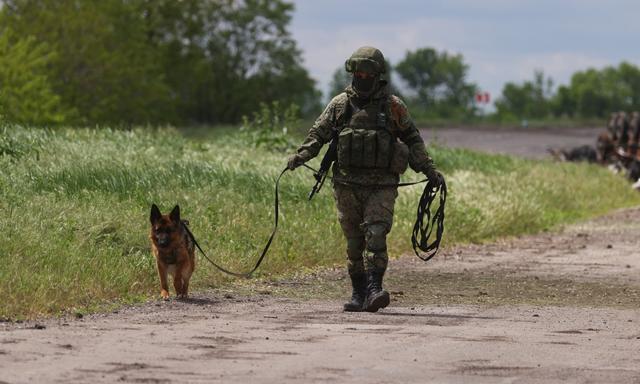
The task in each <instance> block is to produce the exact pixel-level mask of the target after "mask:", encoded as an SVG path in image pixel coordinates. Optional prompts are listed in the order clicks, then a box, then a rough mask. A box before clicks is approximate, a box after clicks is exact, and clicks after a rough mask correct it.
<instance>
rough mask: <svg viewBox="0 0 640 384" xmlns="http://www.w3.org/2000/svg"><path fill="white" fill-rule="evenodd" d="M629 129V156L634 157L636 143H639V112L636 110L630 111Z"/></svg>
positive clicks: (636, 150) (636, 151) (635, 154)
mask: <svg viewBox="0 0 640 384" xmlns="http://www.w3.org/2000/svg"><path fill="white" fill-rule="evenodd" d="M629 130H630V134H629V136H630V139H629V153H630V154H631V156H633V157H636V156H637V154H638V145H639V143H640V113H639V112H638V111H633V113H631V121H630V122H629Z"/></svg>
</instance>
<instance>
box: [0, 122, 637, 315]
mask: <svg viewBox="0 0 640 384" xmlns="http://www.w3.org/2000/svg"><path fill="white" fill-rule="evenodd" d="M430 152H431V154H432V155H433V157H434V158H435V159H436V162H437V165H438V167H439V168H440V169H441V170H442V171H443V172H444V174H445V175H446V178H447V182H448V185H449V190H450V199H449V201H448V207H447V219H446V234H445V238H444V245H445V246H446V247H451V246H453V245H455V244H461V243H478V242H483V241H487V240H491V239H495V238H497V237H503V236H512V235H519V234H524V233H534V232H538V231H541V230H547V229H550V228H552V227H554V226H557V225H559V224H562V223H567V222H572V221H575V220H577V219H581V218H587V217H592V216H594V215H597V214H601V213H604V212H607V211H609V210H611V209H614V208H620V207H625V206H631V205H634V204H638V202H640V198H639V197H638V196H637V194H635V193H633V192H632V191H631V190H630V189H629V188H628V185H627V184H626V182H625V181H624V180H622V179H621V178H620V177H616V176H614V175H611V174H609V173H608V172H606V171H605V170H603V169H600V168H598V167H594V166H586V165H573V164H562V165H558V164H553V163H550V162H546V161H528V160H521V159H516V158H512V157H507V156H500V155H487V154H480V153H476V152H472V151H466V150H456V149H446V148H443V147H432V148H430ZM0 153H2V157H1V158H0V161H1V162H2V164H1V168H2V169H3V172H2V177H1V178H0V186H1V191H2V192H1V193H2V199H1V200H0V212H2V215H0V230H1V231H2V233H3V234H4V236H3V237H4V239H3V241H2V243H1V245H0V247H1V249H0V255H1V256H0V257H2V258H3V260H2V264H1V267H0V294H2V296H3V297H4V298H5V300H3V304H2V307H1V308H0V316H1V317H4V318H11V319H16V318H25V317H33V316H38V315H43V314H48V315H51V314H59V313H64V312H80V313H85V312H87V311H93V310H96V309H99V308H109V307H111V306H114V305H115V306H117V305H119V304H121V303H129V302H137V301H144V300H147V299H149V298H152V297H155V296H156V294H157V292H156V291H157V290H158V287H157V285H158V284H157V277H156V274H155V270H154V261H153V258H152V256H151V254H150V252H149V241H148V238H147V233H148V215H149V207H150V205H151V203H153V202H155V203H156V204H158V205H159V206H160V207H161V209H163V210H165V211H167V210H169V209H171V208H172V207H173V205H175V204H180V206H181V208H182V212H183V216H184V217H186V218H187V219H189V220H190V221H191V229H192V231H193V232H194V234H195V235H196V237H197V238H198V240H199V241H200V243H201V244H202V245H203V247H204V248H205V249H206V250H208V252H209V254H210V255H211V256H212V257H213V258H215V259H216V260H217V261H219V262H220V263H221V264H223V265H225V266H228V267H229V268H231V269H233V270H246V269H248V268H249V267H250V265H251V264H252V263H253V262H254V260H255V258H256V257H257V255H258V254H259V251H260V250H261V249H262V247H263V245H264V242H265V241H266V239H267V238H268V235H269V233H270V231H271V228H272V223H273V187H274V180H275V178H276V176H277V175H278V174H279V172H280V171H281V169H282V168H283V166H284V163H285V158H286V156H285V154H283V153H279V152H271V151H269V150H267V149H264V148H255V147H253V146H252V143H251V142H250V141H248V140H247V138H246V136H244V135H243V134H240V133H234V132H229V131H225V132H224V133H217V132H215V131H214V133H213V134H205V135H204V136H203V135H199V136H198V137H197V138H193V135H184V134H182V133H181V131H178V130H175V129H169V128H167V129H146V130H145V129H135V130H112V129H107V128H100V129H60V130H56V131H49V130H37V129H28V128H20V127H6V128H4V131H3V135H2V141H0ZM313 165H317V161H316V162H315V163H313ZM409 173H411V172H409ZM407 176H408V177H407V179H408V180H417V179H419V178H420V175H416V174H408V175H407ZM312 184H313V179H312V177H311V173H310V172H308V171H306V170H304V169H300V170H296V171H295V172H292V173H288V174H285V176H284V177H283V180H282V185H281V212H282V217H281V224H280V225H281V227H280V229H279V233H278V234H277V237H276V241H275V243H274V245H273V247H272V249H271V251H270V253H269V255H268V257H267V260H266V262H265V263H264V265H263V267H262V268H261V269H260V270H259V272H258V277H261V278H271V277H283V276H288V275H295V274H301V273H302V274H304V273H306V272H309V271H312V270H314V269H316V268H319V267H327V266H333V265H338V266H341V265H342V264H343V259H344V251H343V244H342V242H343V240H342V235H341V232H340V229H339V226H338V224H337V220H336V219H335V214H336V213H335V208H334V205H333V202H332V197H331V190H330V187H326V188H325V189H324V190H323V191H322V193H321V194H320V195H319V196H317V197H316V198H315V199H314V200H313V201H311V202H308V201H307V200H306V195H307V193H308V191H309V189H310V187H311V185H312ZM420 188H421V186H415V187H409V188H404V189H402V191H401V194H400V196H399V198H398V202H397V215H396V221H395V223H394V230H393V231H392V234H391V237H390V248H391V249H392V255H393V256H399V255H401V254H403V253H406V252H408V251H409V250H410V241H409V236H410V228H411V227H412V225H413V221H414V215H415V213H414V212H415V211H414V210H415V204H416V203H417V199H418V196H419V194H420V193H421V189H420ZM318 223H322V225H318ZM320 244H321V246H319V245H320ZM228 282H230V280H229V278H227V277H225V276H223V275H221V274H220V273H218V272H217V271H216V270H214V269H213V268H212V267H211V266H210V265H208V264H206V263H205V262H202V261H201V262H200V265H199V269H198V272H197V273H196V277H195V281H194V288H195V289H196V290H199V289H205V288H208V287H214V286H215V287H218V286H220V285H224V284H226V283H228Z"/></svg>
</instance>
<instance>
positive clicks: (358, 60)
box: [344, 46, 387, 75]
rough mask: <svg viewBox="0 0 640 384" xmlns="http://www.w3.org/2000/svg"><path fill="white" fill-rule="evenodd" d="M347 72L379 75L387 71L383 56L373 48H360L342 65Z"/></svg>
mask: <svg viewBox="0 0 640 384" xmlns="http://www.w3.org/2000/svg"><path fill="white" fill-rule="evenodd" d="M344 67H345V69H346V70H347V72H351V73H353V72H367V73H371V74H376V75H378V74H381V73H385V72H386V71H387V68H386V67H387V66H386V65H385V61H384V55H383V54H382V52H381V51H380V50H379V49H377V48H374V47H368V46H364V47H360V48H358V49H357V50H356V51H355V52H353V54H352V55H351V57H349V58H348V59H347V61H345V63H344Z"/></svg>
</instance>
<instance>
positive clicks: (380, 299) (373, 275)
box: [364, 268, 391, 312]
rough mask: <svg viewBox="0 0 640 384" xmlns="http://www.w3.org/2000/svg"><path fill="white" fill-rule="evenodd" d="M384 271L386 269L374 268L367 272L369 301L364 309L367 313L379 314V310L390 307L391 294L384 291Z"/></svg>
mask: <svg viewBox="0 0 640 384" xmlns="http://www.w3.org/2000/svg"><path fill="white" fill-rule="evenodd" d="M384 271H385V269H384V268H372V269H371V270H369V271H367V280H368V284H367V300H366V303H365V307H364V310H365V311H367V312H377V311H378V309H380V308H384V307H386V306H387V305H389V302H390V301H391V299H390V297H389V292H387V291H385V290H384V289H382V277H383V276H384Z"/></svg>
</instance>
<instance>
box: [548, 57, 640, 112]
mask: <svg viewBox="0 0 640 384" xmlns="http://www.w3.org/2000/svg"><path fill="white" fill-rule="evenodd" d="M553 105H554V113H555V114H556V115H563V114H564V115H569V116H572V115H574V114H575V115H579V116H581V117H597V118H606V117H607V116H608V115H609V114H610V113H611V111H618V110H638V109H640V69H639V68H638V67H636V66H635V65H633V64H630V63H627V62H622V63H620V64H619V65H618V66H617V67H612V66H609V67H605V68H603V69H601V70H598V69H594V68H590V69H587V70H585V71H579V72H576V73H574V74H573V76H571V82H570V83H569V85H568V86H566V87H560V88H559V89H558V93H557V94H556V96H555V97H554V100H553Z"/></svg>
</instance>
